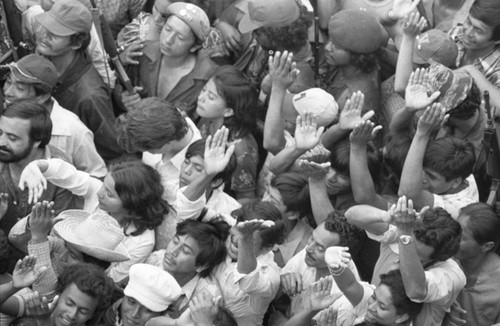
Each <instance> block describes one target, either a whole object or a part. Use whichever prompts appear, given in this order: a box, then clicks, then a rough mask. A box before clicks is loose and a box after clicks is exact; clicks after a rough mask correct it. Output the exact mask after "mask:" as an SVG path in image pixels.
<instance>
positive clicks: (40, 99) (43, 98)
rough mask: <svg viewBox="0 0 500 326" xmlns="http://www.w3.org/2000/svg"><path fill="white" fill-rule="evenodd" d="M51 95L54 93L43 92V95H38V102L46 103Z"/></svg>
mask: <svg viewBox="0 0 500 326" xmlns="http://www.w3.org/2000/svg"><path fill="white" fill-rule="evenodd" d="M51 96H52V95H51V94H50V93H46V94H42V95H38V96H37V97H36V102H37V103H38V104H44V103H45V102H47V101H48V100H49V99H50V97H51Z"/></svg>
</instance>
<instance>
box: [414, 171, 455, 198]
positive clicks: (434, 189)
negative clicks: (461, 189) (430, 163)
mask: <svg viewBox="0 0 500 326" xmlns="http://www.w3.org/2000/svg"><path fill="white" fill-rule="evenodd" d="M422 186H423V187H424V189H425V190H427V191H429V192H431V193H433V194H436V195H445V194H447V193H449V191H450V190H451V189H452V186H453V180H450V181H446V178H445V177H444V176H443V175H442V174H440V173H438V172H436V171H434V170H432V169H429V168H424V173H423V176H422Z"/></svg>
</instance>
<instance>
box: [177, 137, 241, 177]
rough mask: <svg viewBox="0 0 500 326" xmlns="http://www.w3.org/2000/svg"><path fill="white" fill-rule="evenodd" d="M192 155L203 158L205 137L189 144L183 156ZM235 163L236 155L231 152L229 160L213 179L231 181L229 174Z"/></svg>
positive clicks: (234, 167)
mask: <svg viewBox="0 0 500 326" xmlns="http://www.w3.org/2000/svg"><path fill="white" fill-rule="evenodd" d="M193 156H200V157H201V158H203V159H205V139H199V140H197V141H195V142H193V143H191V145H189V147H188V149H187V151H186V156H185V157H186V158H187V159H189V158H191V157H193ZM236 164H237V160H236V155H234V154H233V155H231V157H230V158H229V162H228V163H227V166H226V168H225V169H224V171H222V172H219V173H217V174H216V175H215V177H214V178H213V180H218V179H222V181H223V182H225V183H229V182H231V176H232V175H233V172H234V170H235V169H236Z"/></svg>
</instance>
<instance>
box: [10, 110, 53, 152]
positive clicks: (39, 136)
mask: <svg viewBox="0 0 500 326" xmlns="http://www.w3.org/2000/svg"><path fill="white" fill-rule="evenodd" d="M1 116H4V117H7V118H17V119H22V120H29V121H30V132H29V137H30V139H31V141H32V142H37V141H39V142H40V145H39V146H38V148H45V146H47V145H48V143H49V142H50V137H51V135H52V120H50V115H49V112H48V111H47V109H46V108H45V107H44V106H43V105H41V104H38V103H36V102H34V101H28V100H26V101H19V102H14V103H11V104H9V105H8V106H7V107H6V108H5V109H4V110H3V112H2V114H1Z"/></svg>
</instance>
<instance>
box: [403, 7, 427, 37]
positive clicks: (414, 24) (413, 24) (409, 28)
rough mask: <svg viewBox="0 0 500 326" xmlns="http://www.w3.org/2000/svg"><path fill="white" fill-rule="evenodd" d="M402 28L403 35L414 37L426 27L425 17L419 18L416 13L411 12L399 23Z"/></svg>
mask: <svg viewBox="0 0 500 326" xmlns="http://www.w3.org/2000/svg"><path fill="white" fill-rule="evenodd" d="M401 26H402V27H403V33H404V34H405V35H409V36H413V37H416V36H417V35H419V34H420V33H422V31H423V30H424V28H425V27H426V26H427V20H426V19H425V17H423V16H422V17H420V14H419V13H418V11H415V12H412V13H410V14H409V15H405V17H404V18H403V21H402V22H401Z"/></svg>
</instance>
